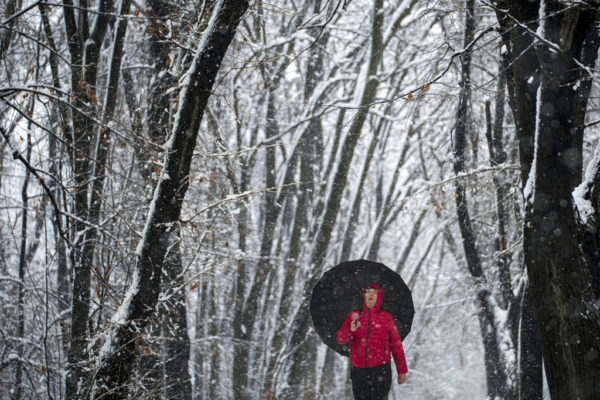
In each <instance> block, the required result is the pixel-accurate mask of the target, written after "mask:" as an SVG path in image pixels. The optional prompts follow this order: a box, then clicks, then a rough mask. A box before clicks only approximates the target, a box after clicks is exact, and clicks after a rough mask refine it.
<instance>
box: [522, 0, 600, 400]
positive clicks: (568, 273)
mask: <svg viewBox="0 0 600 400" xmlns="http://www.w3.org/2000/svg"><path fill="white" fill-rule="evenodd" d="M562 7H563V6H562V5H561V4H559V3H558V2H556V3H555V2H552V3H548V4H547V5H545V4H541V5H540V17H541V18H542V21H543V22H540V23H541V24H543V26H542V27H543V29H542V32H543V33H542V34H543V35H544V36H543V38H544V39H545V40H548V41H550V42H552V43H555V45H553V46H552V48H551V47H550V46H549V45H547V44H546V43H543V42H539V43H538V44H537V47H536V52H537V55H538V61H539V65H540V70H541V76H540V86H539V89H538V94H537V104H538V108H537V110H536V111H537V112H536V131H535V136H536V137H535V144H536V145H535V152H534V157H533V159H534V164H533V165H532V169H531V171H530V174H529V178H528V181H527V186H526V188H525V196H526V207H525V228H524V253H525V263H526V265H527V272H528V276H529V280H530V289H531V295H532V299H533V303H534V305H535V311H536V315H537V317H538V330H539V332H540V334H541V338H542V345H543V353H544V361H545V362H544V366H545V369H546V376H547V379H548V386H549V389H550V394H551V396H552V397H553V398H556V399H566V398H581V399H595V398H598V397H600V363H599V362H598V360H599V357H600V311H599V310H598V306H597V305H596V304H594V296H593V293H592V286H591V275H590V271H589V269H588V266H587V265H586V263H585V257H584V254H583V253H582V251H581V248H580V243H579V240H578V233H579V227H578V224H577V216H576V214H575V212H574V204H573V197H572V192H573V189H574V188H575V187H576V186H577V185H578V184H579V183H580V182H581V174H582V143H583V120H584V116H585V112H586V108H587V98H588V96H589V84H586V83H588V82H586V81H590V82H591V77H590V76H589V75H588V73H587V72H586V71H585V70H583V69H582V68H581V67H580V65H578V63H577V62H576V61H579V63H583V64H584V65H587V66H590V67H593V66H594V64H595V55H596V54H597V49H598V40H597V37H596V35H595V34H594V35H589V33H590V32H593V31H595V26H594V23H596V13H597V12H596V10H595V9H587V8H585V7H584V6H582V7H572V8H570V9H568V10H566V11H565V10H562V13H561V12H560V11H561V8H562ZM555 13H558V15H556V14H555ZM547 15H552V16H550V17H547ZM557 46H560V48H559V49H557V48H556V47H557ZM588 52H589V53H591V54H593V55H594V57H593V58H591V57H590V58H589V59H586V58H587V57H586V56H587V55H588ZM577 84H579V86H578V87H577V86H575V87H574V86H573V85H577Z"/></svg>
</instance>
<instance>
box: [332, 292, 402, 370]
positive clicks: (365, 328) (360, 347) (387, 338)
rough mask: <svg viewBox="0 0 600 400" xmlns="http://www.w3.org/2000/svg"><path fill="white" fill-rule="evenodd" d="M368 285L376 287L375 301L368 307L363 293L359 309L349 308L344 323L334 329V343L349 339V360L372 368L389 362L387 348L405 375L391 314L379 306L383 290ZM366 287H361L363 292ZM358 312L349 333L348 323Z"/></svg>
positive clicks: (389, 357) (344, 342)
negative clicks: (353, 328)
mask: <svg viewBox="0 0 600 400" xmlns="http://www.w3.org/2000/svg"><path fill="white" fill-rule="evenodd" d="M369 287H374V288H375V289H377V302H376V303H375V305H374V306H373V308H372V309H371V310H369V309H368V308H367V304H366V302H365V298H364V295H363V308H362V311H360V310H353V311H351V312H350V314H348V316H347V317H346V320H345V321H344V324H343V325H342V327H341V328H340V329H339V330H338V332H337V342H338V343H339V344H346V343H348V342H350V363H351V364H352V365H353V366H355V367H358V368H365V367H376V366H378V365H382V364H387V363H389V362H390V360H391V356H390V350H391V354H392V355H393V356H394V362H395V363H396V370H397V371H398V373H399V374H405V373H406V372H407V371H408V368H407V367H406V358H405V357H404V349H403V348H402V340H401V339H400V335H399V334H398V329H397V328H396V323H395V322H394V317H392V315H391V314H390V313H388V312H387V311H383V310H380V309H379V308H380V307H381V303H382V302H383V292H382V291H381V289H380V288H379V286H377V285H376V284H371V285H369ZM367 289H368V288H367ZM367 289H365V294H366V292H367ZM359 315H360V317H359V319H358V321H359V322H360V326H359V327H358V328H357V329H356V330H355V331H354V332H352V331H351V330H350V325H351V324H352V321H354V320H355V319H356V317H357V316H359Z"/></svg>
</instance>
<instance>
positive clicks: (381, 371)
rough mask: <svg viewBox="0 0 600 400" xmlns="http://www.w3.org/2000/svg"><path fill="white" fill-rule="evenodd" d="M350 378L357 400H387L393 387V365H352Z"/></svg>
mask: <svg viewBox="0 0 600 400" xmlns="http://www.w3.org/2000/svg"><path fill="white" fill-rule="evenodd" d="M350 379H352V393H353V394H354V398H355V399H356V400H386V399H387V395H388V392H389V391H390V388H391V387H392V367H391V366H390V363H387V364H383V365H378V366H376V367H367V368H356V367H352V369H351V370H350Z"/></svg>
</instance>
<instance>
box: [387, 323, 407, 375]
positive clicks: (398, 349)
mask: <svg viewBox="0 0 600 400" xmlns="http://www.w3.org/2000/svg"><path fill="white" fill-rule="evenodd" d="M389 321H390V342H391V343H390V344H391V347H392V355H393V356H394V362H395V363H396V370H397V371H398V373H399V374H405V373H407V372H408V367H407V366H406V357H405V356H404V348H403V347H402V339H401V338H400V334H399V333H398V328H396V323H395V322H394V317H392V315H391V314H389Z"/></svg>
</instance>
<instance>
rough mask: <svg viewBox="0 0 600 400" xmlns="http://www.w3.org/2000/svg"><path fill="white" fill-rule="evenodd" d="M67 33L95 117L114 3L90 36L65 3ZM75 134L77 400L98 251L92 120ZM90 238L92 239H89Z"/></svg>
mask: <svg viewBox="0 0 600 400" xmlns="http://www.w3.org/2000/svg"><path fill="white" fill-rule="evenodd" d="M63 4H64V7H63V12H64V21H65V30H66V32H67V38H68V43H69V52H70V55H71V64H72V65H73V68H72V69H71V94H72V95H73V97H74V104H75V106H76V107H77V108H79V109H80V110H82V111H86V112H91V111H92V109H93V108H94V106H93V105H95V104H96V103H97V99H96V74H97V65H96V63H97V61H98V58H99V52H100V47H101V43H102V40H103V39H104V35H105V33H106V28H107V25H108V21H109V18H110V17H109V14H108V13H109V12H110V11H112V10H111V9H112V1H111V0H102V1H100V2H99V3H98V10H97V11H98V14H97V16H96V23H95V24H94V30H93V31H92V32H89V27H88V24H87V22H88V21H87V10H79V17H80V23H79V24H77V23H76V22H75V12H74V7H73V4H72V2H71V1H70V0H65V1H64V2H63ZM72 120H73V130H72V131H71V133H72V136H71V137H70V138H69V145H70V146H71V148H70V149H69V150H70V157H71V167H72V169H73V177H74V180H75V187H74V191H75V194H74V198H75V203H74V213H75V215H76V216H77V217H78V218H77V220H76V221H75V223H74V225H75V229H74V230H75V232H74V234H75V237H76V238H78V240H79V241H78V242H74V247H73V248H72V249H71V251H72V253H71V259H72V265H73V296H72V309H71V337H70V341H69V342H70V347H69V354H68V357H67V358H68V360H67V362H68V367H67V375H66V397H67V399H68V400H75V399H78V398H80V397H81V390H85V389H86V388H88V386H89V379H88V376H87V375H88V372H87V371H88V369H87V366H86V363H87V362H88V350H87V349H88V347H87V344H88V333H89V332H88V318H89V310H90V304H89V303H90V283H91V270H92V257H93V254H94V250H95V234H96V233H95V230H93V229H92V230H88V229H87V228H88V225H87V224H86V221H87V218H88V211H89V204H88V185H89V182H90V177H91V168H90V162H89V159H90V154H92V153H93V152H92V145H91V137H92V132H93V128H94V127H93V123H92V121H91V119H89V118H88V116H87V115H84V114H83V113H81V112H77V111H73V112H72ZM88 233H89V234H91V236H92V237H93V238H92V237H89V240H88Z"/></svg>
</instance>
